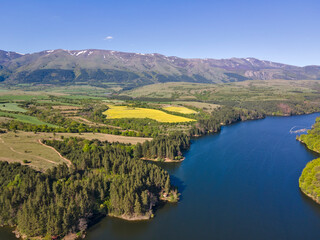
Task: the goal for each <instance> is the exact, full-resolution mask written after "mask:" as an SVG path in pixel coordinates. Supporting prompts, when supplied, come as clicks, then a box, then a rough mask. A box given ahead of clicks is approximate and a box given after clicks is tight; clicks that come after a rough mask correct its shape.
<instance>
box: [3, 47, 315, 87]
mask: <svg viewBox="0 0 320 240" xmlns="http://www.w3.org/2000/svg"><path fill="white" fill-rule="evenodd" d="M248 79H254V80H269V79H287V80H300V79H301V80H302V79H305V80H307V79H310V80H311V79H312V80H320V66H305V67H298V66H292V65H287V64H282V63H275V62H271V61H264V60H258V59H255V58H230V59H219V60H218V59H196V58H193V59H186V58H179V57H174V56H170V57H168V56H164V55H161V54H158V53H152V54H142V53H127V52H118V51H110V50H96V49H88V50H63V49H57V50H47V51H41V52H36V53H31V54H19V53H16V52H9V51H3V50H0V82H3V83H5V84H8V85H10V84H53V85H70V84H89V85H93V86H100V87H110V86H112V85H120V86H123V87H124V88H132V87H137V86H143V85H147V84H152V83H162V82H180V81H181V82H197V83H225V82H235V81H244V80H248Z"/></svg>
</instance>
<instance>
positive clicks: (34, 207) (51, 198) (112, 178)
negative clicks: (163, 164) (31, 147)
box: [0, 138, 178, 238]
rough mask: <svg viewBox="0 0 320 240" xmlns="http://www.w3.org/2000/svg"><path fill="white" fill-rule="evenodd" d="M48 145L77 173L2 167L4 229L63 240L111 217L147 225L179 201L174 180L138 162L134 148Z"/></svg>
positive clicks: (69, 142) (76, 142) (0, 219)
mask: <svg viewBox="0 0 320 240" xmlns="http://www.w3.org/2000/svg"><path fill="white" fill-rule="evenodd" d="M46 143H47V144H48V145H50V146H53V147H54V148H56V149H57V150H58V151H60V152H61V153H62V154H63V155H64V156H66V157H68V158H69V159H70V160H71V161H72V163H73V165H74V167H72V168H68V167H67V166H66V165H60V166H58V167H55V168H53V169H49V170H48V171H47V172H46V173H40V172H37V171H35V170H33V169H31V168H29V167H27V166H22V165H20V164H18V163H15V164H9V163H7V162H0V183H1V184H0V225H5V224H9V225H12V226H17V230H18V231H19V232H20V233H21V234H25V235H27V236H28V237H35V236H41V237H45V236H47V237H51V236H56V237H59V238H61V237H63V236H65V235H67V234H68V233H77V232H78V233H79V232H80V233H81V232H83V231H85V230H86V228H87V227H88V225H90V224H92V223H94V221H95V219H97V218H99V217H101V216H104V215H106V214H109V215H112V216H119V217H123V218H126V219H148V218H150V217H152V209H153V206H155V205H156V204H157V203H158V201H159V199H160V198H161V199H165V200H172V201H174V200H177V199H178V193H177V190H176V189H174V188H173V187H172V186H171V183H170V178H169V174H168V173H167V172H166V171H164V170H163V169H161V168H160V167H158V166H156V165H154V164H150V163H147V162H144V161H141V160H139V159H137V158H133V157H132V155H133V146H130V145H124V144H118V143H114V144H111V143H108V142H100V141H88V140H83V139H79V138H69V139H64V141H56V140H52V141H46ZM163 196H165V197H166V198H163Z"/></svg>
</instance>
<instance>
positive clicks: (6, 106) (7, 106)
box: [0, 103, 27, 112]
mask: <svg viewBox="0 0 320 240" xmlns="http://www.w3.org/2000/svg"><path fill="white" fill-rule="evenodd" d="M0 110H3V111H9V112H26V111H27V110H26V109H23V108H21V107H19V106H18V104H17V103H0Z"/></svg>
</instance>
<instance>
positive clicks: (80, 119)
mask: <svg viewBox="0 0 320 240" xmlns="http://www.w3.org/2000/svg"><path fill="white" fill-rule="evenodd" d="M69 118H70V119H73V120H76V121H79V122H80V123H81V122H82V123H85V124H88V125H89V126H99V127H109V128H114V129H119V130H121V127H117V126H112V125H108V124H103V123H95V122H91V121H90V120H88V119H86V118H83V117H69Z"/></svg>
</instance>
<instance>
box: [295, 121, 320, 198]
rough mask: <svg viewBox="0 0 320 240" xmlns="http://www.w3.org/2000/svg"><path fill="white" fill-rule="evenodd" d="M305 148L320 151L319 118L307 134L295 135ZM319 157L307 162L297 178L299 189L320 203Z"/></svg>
mask: <svg viewBox="0 0 320 240" xmlns="http://www.w3.org/2000/svg"><path fill="white" fill-rule="evenodd" d="M297 139H298V140H299V141H301V142H302V143H304V144H305V145H306V147H307V148H309V149H310V150H312V151H315V152H317V153H319V152H320V118H317V120H316V123H315V124H314V125H313V127H312V129H311V130H309V131H308V134H303V135H301V136H300V137H297ZM319 174H320V158H317V159H315V160H313V161H311V162H309V163H308V164H307V166H306V167H305V168H304V169H303V171H302V174H301V176H300V178H299V186H300V189H301V190H302V191H303V192H304V193H305V194H307V195H308V196H309V197H311V198H312V199H313V200H315V201H316V202H318V203H320V178H319Z"/></svg>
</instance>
